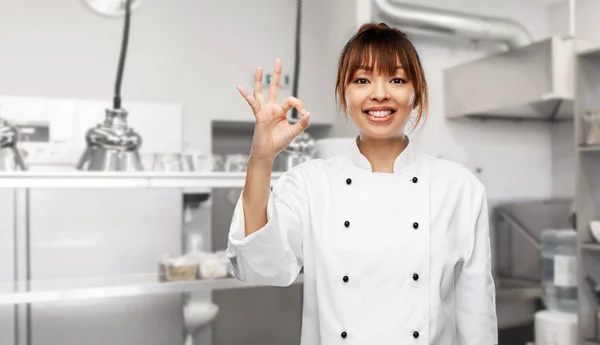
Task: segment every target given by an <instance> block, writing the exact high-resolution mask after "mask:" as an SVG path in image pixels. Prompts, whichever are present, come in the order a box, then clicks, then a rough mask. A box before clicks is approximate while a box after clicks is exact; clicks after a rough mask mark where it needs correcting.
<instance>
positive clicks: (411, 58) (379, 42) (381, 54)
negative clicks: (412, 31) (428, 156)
mask: <svg viewBox="0 0 600 345" xmlns="http://www.w3.org/2000/svg"><path fill="white" fill-rule="evenodd" d="M398 60H400V63H401V64H402V67H403V68H404V70H405V71H406V74H407V77H408V80H409V81H410V82H411V83H412V85H413V87H414V88H415V101H414V104H413V107H418V108H419V111H418V114H417V117H416V119H415V123H414V125H413V129H414V128H415V127H416V126H417V125H418V124H419V122H420V121H421V119H422V118H423V116H424V114H427V108H428V101H427V96H428V94H427V81H426V80H425V72H424V71H423V66H422V65H421V60H420V58H419V54H418V53H417V50H416V49H415V47H414V45H413V44H412V42H411V41H410V40H409V39H408V37H407V36H406V34H404V33H403V32H402V31H400V30H398V29H395V28H390V27H389V26H387V25H386V24H384V23H380V24H363V25H362V26H361V27H360V29H358V32H357V33H356V34H355V35H354V36H353V37H352V38H351V39H350V40H349V41H348V43H346V46H345V47H344V49H343V50H342V53H341V54H340V59H339V62H338V73H337V81H336V86H335V90H336V94H337V99H338V100H339V101H340V103H341V107H342V109H343V110H344V113H346V114H347V113H348V107H347V104H346V99H345V96H344V95H345V93H346V88H347V86H348V84H349V83H350V81H351V78H352V77H353V76H354V74H355V73H356V71H357V70H358V69H359V68H360V67H363V66H367V67H369V68H371V69H374V68H377V71H376V72H379V73H383V74H388V75H390V74H394V73H395V72H396V66H397V63H398Z"/></svg>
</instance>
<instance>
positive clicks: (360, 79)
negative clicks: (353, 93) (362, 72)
mask: <svg viewBox="0 0 600 345" xmlns="http://www.w3.org/2000/svg"><path fill="white" fill-rule="evenodd" d="M354 82H355V83H357V84H366V83H368V82H369V81H368V80H367V78H356V79H354Z"/></svg>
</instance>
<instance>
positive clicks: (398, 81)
mask: <svg viewBox="0 0 600 345" xmlns="http://www.w3.org/2000/svg"><path fill="white" fill-rule="evenodd" d="M392 82H393V83H394V84H404V83H406V80H404V79H402V78H394V79H392Z"/></svg>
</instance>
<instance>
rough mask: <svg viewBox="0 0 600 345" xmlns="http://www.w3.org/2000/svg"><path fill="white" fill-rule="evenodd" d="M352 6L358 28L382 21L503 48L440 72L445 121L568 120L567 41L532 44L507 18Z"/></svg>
mask: <svg viewBox="0 0 600 345" xmlns="http://www.w3.org/2000/svg"><path fill="white" fill-rule="evenodd" d="M357 4H358V7H357V19H358V21H359V23H361V22H363V21H364V20H370V21H371V22H380V21H385V22H388V23H389V24H391V25H392V26H395V27H397V28H400V29H401V30H403V31H405V32H407V33H408V34H410V35H415V36H426V37H427V36H429V37H437V38H440V39H443V40H448V41H454V40H468V41H472V42H484V43H491V44H492V45H499V46H502V47H503V48H505V49H504V51H502V52H499V53H494V54H493V55H489V56H486V57H484V58H481V59H478V60H475V61H471V62H467V63H464V64H460V65H458V66H454V67H452V68H449V69H447V70H445V71H444V111H445V116H446V117H447V118H449V119H459V118H499V119H526V120H541V121H557V120H571V119H572V118H573V93H574V92H573V88H574V86H573V69H574V68H573V67H574V66H573V62H574V42H573V39H571V38H562V37H550V38H547V39H544V40H541V41H533V40H532V36H531V34H530V33H529V31H527V29H526V28H525V27H524V26H523V25H521V24H520V23H518V22H516V21H514V20H511V19H509V18H502V17H490V16H481V15H477V14H471V13H466V12H458V11H454V10H450V9H442V8H439V7H426V6H422V5H415V4H413V3H406V2H404V1H400V0H358V3H357Z"/></svg>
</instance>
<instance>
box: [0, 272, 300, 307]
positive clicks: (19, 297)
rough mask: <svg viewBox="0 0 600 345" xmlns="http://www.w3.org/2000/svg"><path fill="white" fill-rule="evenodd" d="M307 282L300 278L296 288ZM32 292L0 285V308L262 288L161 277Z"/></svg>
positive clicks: (47, 285) (37, 285) (46, 286)
mask: <svg viewBox="0 0 600 345" xmlns="http://www.w3.org/2000/svg"><path fill="white" fill-rule="evenodd" d="M303 281H304V277H303V275H302V274H301V275H300V276H299V277H298V279H297V280H296V282H295V283H294V284H299V283H302V282H303ZM29 283H30V284H29V285H30V286H29V289H28V290H29V291H22V292H14V289H15V283H13V282H9V283H1V284H0V305H7V304H25V303H39V302H59V301H72V300H84V299H93V298H111V297H125V296H143V295H160V294H174V293H183V292H192V291H198V290H224V289H239V288H250V287H257V286H261V285H258V284H251V283H245V282H242V281H239V280H238V279H236V278H221V279H199V280H191V281H180V282H160V281H159V278H158V274H137V275H125V276H114V277H104V278H89V279H66V280H54V281H30V282H29Z"/></svg>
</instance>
